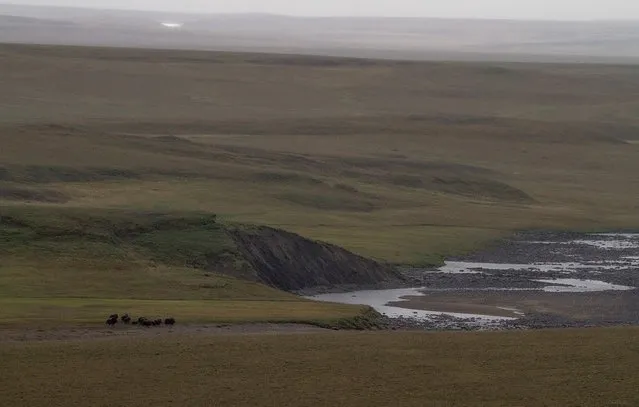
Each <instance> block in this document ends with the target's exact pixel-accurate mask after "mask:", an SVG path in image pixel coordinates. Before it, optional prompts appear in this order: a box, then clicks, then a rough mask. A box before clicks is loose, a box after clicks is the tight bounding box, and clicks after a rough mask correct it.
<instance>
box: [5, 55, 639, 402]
mask: <svg viewBox="0 0 639 407" xmlns="http://www.w3.org/2000/svg"><path fill="white" fill-rule="evenodd" d="M638 91H639V70H638V69H637V67H635V66H612V65H552V64H545V65H544V64H506V63H497V62H493V63H488V62H487V63H446V62H439V63H435V62H393V61H372V60H356V59H336V58H327V57H301V56H293V55H280V56H278V55H261V54H231V53H207V52H189V51H153V50H126V49H99V48H73V47H40V46H10V45H0V222H2V223H0V326H2V328H0V329H22V328H29V329H49V328H50V327H52V326H67V325H71V326H87V325H89V326H91V325H96V324H102V323H103V318H104V316H105V315H108V314H109V313H111V312H120V313H122V312H125V311H129V312H133V313H135V314H140V313H148V314H154V315H158V316H159V315H162V316H164V315H168V314H171V315H174V316H176V317H177V318H178V320H179V321H181V322H184V323H210V322H214V323H215V322H257V321H281V322H284V321H286V322H292V321H293V322H300V321H305V322H323V323H326V322H331V321H333V322H334V321H335V320H338V319H342V318H345V319H348V318H352V317H354V316H357V315H360V314H361V313H362V308H360V307H350V306H341V305H332V304H316V303H313V302H310V301H304V300H301V299H299V298H297V297H294V296H292V295H291V294H287V293H283V292H280V291H277V290H274V289H270V288H268V287H264V286H261V285H259V284H255V283H250V282H247V281H243V280H240V279H234V278H231V277H228V276H225V275H223V274H222V273H218V272H217V270H201V269H198V268H193V267H187V266H186V265H185V257H188V256H191V255H194V256H196V255H201V254H202V253H205V252H210V251H213V252H215V253H218V252H220V253H223V252H224V250H226V248H227V247H228V241H226V240H225V238H224V236H223V233H221V232H220V231H219V230H217V229H215V230H209V229H207V230H203V229H201V228H200V229H198V228H187V229H184V230H171V231H164V232H162V233H150V234H148V235H145V236H144V239H146V240H144V239H142V240H136V241H131V242H128V243H127V244H117V243H114V241H113V240H112V239H111V238H112V234H110V233H111V232H110V231H111V228H112V225H114V224H122V223H127V222H130V223H132V224H137V223H139V222H142V223H143V222H144V221H145V216H147V214H150V213H162V214H166V215H167V216H174V217H178V218H185V219H193V218H197V217H198V216H202V214H210V213H215V214H217V215H218V219H220V221H221V222H222V223H223V224H231V223H233V224H235V223H242V224H262V225H270V226H274V227H279V228H282V229H286V230H290V231H293V232H297V233H300V234H302V235H304V236H307V237H310V238H314V239H319V240H324V241H327V242H330V243H334V244H337V245H340V246H343V247H345V248H347V249H350V250H352V251H355V252H357V253H359V254H362V255H365V256H368V257H373V258H376V259H380V260H384V261H389V262H394V263H406V264H433V263H437V262H440V261H441V259H442V258H443V257H445V256H447V255H451V254H458V253H463V252H466V251H469V250H472V249H474V248H477V247H480V246H482V245H485V244H488V243H489V242H491V241H493V240H494V239H497V238H500V237H504V236H507V235H508V234H510V233H512V232H513V231H515V230H519V229H528V228H554V229H555V228H556V229H571V230H606V229H620V228H624V229H636V228H639V216H638V214H639V210H638V209H639V203H638V201H637V197H638V196H639V177H637V176H636V174H638V173H639V143H638V142H639V132H638V131H637V130H638V129H639V127H638V126H639V114H638V113H639V100H638V99H637V97H636V96H637V93H638ZM3 216H5V217H3ZM149 216H150V215H149ZM8 219H11V223H10V222H9V221H8ZM78 231H80V232H82V233H79V232H78ZM78 236H80V237H81V238H78ZM636 338H637V331H636V329H622V328H619V329H602V330H567V331H558V332H554V331H545V332H543V331H542V332H521V333H491V334H449V333H445V334H419V333H401V334H400V333H335V334H332V333H327V334H298V335H294V334H290V335H232V336H224V335H222V336H206V335H193V336H188V335H186V336H185V335H177V334H176V335H168V334H167V335H166V336H163V337H161V338H153V339H149V338H133V339H131V338H129V339H100V340H91V341H84V342H83V341H70V342H65V341H43V342H38V343H9V342H3V343H0V366H1V367H0V405H1V406H30V407H36V406H39V405H47V406H86V405H91V406H121V405H127V406H148V405H161V406H166V405H178V406H210V405H228V406H240V405H246V406H262V405H263V406H289V405H290V406H320V405H338V406H359V405H361V406H365V405H366V406H388V405H401V406H412V405H414V406H487V407H492V406H509V407H511V406H597V407H598V406H635V405H638V404H639V396H638V395H639V392H637V385H639V383H638V382H637V375H636V373H635V371H636V368H635V367H636V365H637V362H638V360H637V355H638V351H639V349H638V348H637V345H636V343H637V341H636Z"/></svg>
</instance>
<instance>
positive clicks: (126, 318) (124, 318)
mask: <svg viewBox="0 0 639 407" xmlns="http://www.w3.org/2000/svg"><path fill="white" fill-rule="evenodd" d="M120 319H121V320H122V322H124V323H125V324H130V323H131V317H130V316H129V314H124V315H122V318H120Z"/></svg>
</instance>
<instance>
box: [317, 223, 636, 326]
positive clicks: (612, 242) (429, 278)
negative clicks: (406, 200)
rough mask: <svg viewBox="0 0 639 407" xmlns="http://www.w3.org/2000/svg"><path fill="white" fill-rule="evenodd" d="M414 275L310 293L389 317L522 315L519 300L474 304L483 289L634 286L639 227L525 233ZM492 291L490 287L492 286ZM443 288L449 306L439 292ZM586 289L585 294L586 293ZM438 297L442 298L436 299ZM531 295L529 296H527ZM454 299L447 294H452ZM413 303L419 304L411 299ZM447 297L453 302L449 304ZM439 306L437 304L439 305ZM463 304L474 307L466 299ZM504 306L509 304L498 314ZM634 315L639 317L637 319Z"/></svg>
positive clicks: (569, 290)
mask: <svg viewBox="0 0 639 407" xmlns="http://www.w3.org/2000/svg"><path fill="white" fill-rule="evenodd" d="M410 274H411V276H412V277H413V278H414V279H416V280H418V281H420V283H421V284H420V286H419V287H415V288H402V289H387V290H366V291H354V292H347V293H330V294H320V295H315V296H311V297H308V298H311V299H314V300H317V301H327V302H337V303H344V304H361V305H369V306H371V307H372V308H374V309H375V310H377V311H378V312H380V313H382V314H384V315H386V316H388V317H390V318H406V319H418V320H419V319H421V320H428V319H432V318H435V317H441V316H442V315H445V316H449V317H452V318H456V319H462V320H469V321H473V322H475V323H477V322H479V323H481V322H486V323H494V322H496V321H512V320H517V319H519V318H521V317H522V316H524V310H522V309H520V305H521V304H501V305H499V306H498V305H494V307H493V308H492V309H493V310H494V311H499V312H495V314H497V315H491V313H490V311H489V310H490V307H486V306H485V305H483V304H482V305H478V303H477V302H478V298H479V300H481V299H482V297H483V295H482V293H485V294H486V296H487V295H488V293H490V294H491V297H494V296H495V295H496V296H497V297H499V294H498V293H499V292H502V293H504V294H505V293H509V294H511V293H512V292H515V291H521V292H525V295H526V298H527V302H526V304H528V303H530V302H531V301H532V302H534V299H535V296H539V297H540V298H542V299H546V298H547V297H548V295H553V296H555V297H553V298H554V299H555V300H557V301H561V298H562V297H561V296H567V295H573V297H571V298H570V301H572V302H573V303H575V302H578V301H579V299H580V298H581V297H580V296H577V297H574V295H575V294H577V295H579V294H582V295H583V298H584V301H592V297H591V296H592V295H597V294H599V293H602V294H603V293H606V295H610V294H611V293H612V294H614V293H615V292H619V293H621V292H628V291H631V290H635V288H636V287H637V286H639V234H631V233H623V234H614V233H609V234H590V235H581V236H578V237H574V236H569V237H568V236H565V235H553V234H545V235H541V236H538V235H533V236H528V235H526V234H524V235H522V236H519V237H517V238H515V239H514V240H513V241H511V242H509V243H508V244H506V245H505V246H504V247H498V248H493V249H492V251H491V250H488V251H486V252H483V253H477V254H474V255H471V256H469V257H468V258H462V259H453V260H451V261H449V262H447V263H446V264H445V265H444V266H443V267H441V268H439V269H436V270H419V269H413V270H411V271H410ZM496 293H497V294H496ZM434 294H436V295H437V298H438V300H437V301H438V302H437V307H436V308H437V310H431V309H428V304H429V302H428V299H429V298H431V296H433V295H434ZM447 294H450V304H451V306H450V310H447V309H446V305H445V304H446V296H447ZM460 294H469V295H471V296H472V298H473V301H474V303H475V305H476V308H477V309H481V310H482V311H481V313H475V312H460V307H461V308H463V305H467V304H461V305H460V300H459V295H460ZM588 295H589V296H590V297H586V296H588ZM442 298H443V299H442ZM531 298H532V300H531ZM453 299H454V301H453ZM415 304H418V305H415ZM453 304H454V305H453ZM442 308H443V309H442ZM468 309H469V310H472V309H474V308H473V307H472V306H468ZM504 311H510V312H507V313H506V314H510V316H504ZM638 322H639V321H638Z"/></svg>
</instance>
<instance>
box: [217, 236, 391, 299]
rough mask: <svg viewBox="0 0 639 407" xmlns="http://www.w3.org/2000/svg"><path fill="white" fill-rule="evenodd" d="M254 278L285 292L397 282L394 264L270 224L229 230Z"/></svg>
mask: <svg viewBox="0 0 639 407" xmlns="http://www.w3.org/2000/svg"><path fill="white" fill-rule="evenodd" d="M228 233H229V235H231V237H232V238H233V239H234V240H235V243H236V245H237V249H238V250H239V251H240V253H241V254H242V256H243V257H244V258H245V259H246V260H247V261H248V262H249V263H250V264H251V266H252V267H253V269H254V270H255V273H256V279H257V281H259V282H261V283H263V284H266V285H269V286H271V287H276V288H279V289H282V290H287V291H298V290H303V289H306V288H313V287H331V286H337V285H361V286H374V285H376V284H380V285H381V284H389V283H400V282H401V281H403V277H402V275H401V274H400V273H399V272H398V271H397V270H395V269H394V268H393V267H391V266H388V265H385V264H381V263H378V262H376V261H374V260H371V259H367V258H365V257H362V256H359V255H356V254H354V253H351V252H349V251H347V250H345V249H342V248H340V247H337V246H334V245H331V244H328V243H322V242H317V241H312V240H309V239H306V238H303V237H302V236H299V235H296V234H294V233H290V232H286V231H283V230H277V229H273V228H269V227H256V228H251V229H241V228H237V229H229V230H228Z"/></svg>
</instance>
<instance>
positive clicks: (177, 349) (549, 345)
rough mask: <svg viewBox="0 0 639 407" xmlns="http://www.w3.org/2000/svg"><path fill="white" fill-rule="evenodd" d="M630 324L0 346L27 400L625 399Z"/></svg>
mask: <svg viewBox="0 0 639 407" xmlns="http://www.w3.org/2000/svg"><path fill="white" fill-rule="evenodd" d="M636 338H637V330H636V329H632V328H631V329H598V330H564V331H545V332H520V333H488V334H487V333H484V334H423V333H422V334H419V333H416V334H410V333H402V334H399V333H358V334H356V333H335V334H290V335H287V334H284V335H239V336H238V335H233V336H202V335H199V336H181V335H176V336H171V337H165V338H154V339H130V338H129V339H113V340H97V341H88V342H86V341H85V342H79V341H78V342H74V341H71V342H42V343H14V344H11V343H3V344H2V347H0V359H1V360H2V364H3V369H0V382H1V383H2V384H3V386H2V389H1V390H0V401H2V404H3V405H10V406H15V407H21V406H25V407H26V406H29V407H38V406H65V407H71V406H86V405H91V406H101V407H107V406H121V405H127V406H131V407H134V406H149V405H158V406H168V405H179V406H194V407H195V406H212V405H228V406H254V407H256V406H324V405H334V406H380V407H386V406H389V405H401V406H419V407H422V406H467V407H474V406H477V407H479V406H481V407H497V406H499V407H511V406H521V407H524V406H526V407H538V406H574V407H577V406H579V407H600V406H629V407H630V406H636V405H637V404H638V403H639V393H637V386H638V385H639V377H638V376H637V374H636V366H637V363H638V362H639V345H637V341H636Z"/></svg>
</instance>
